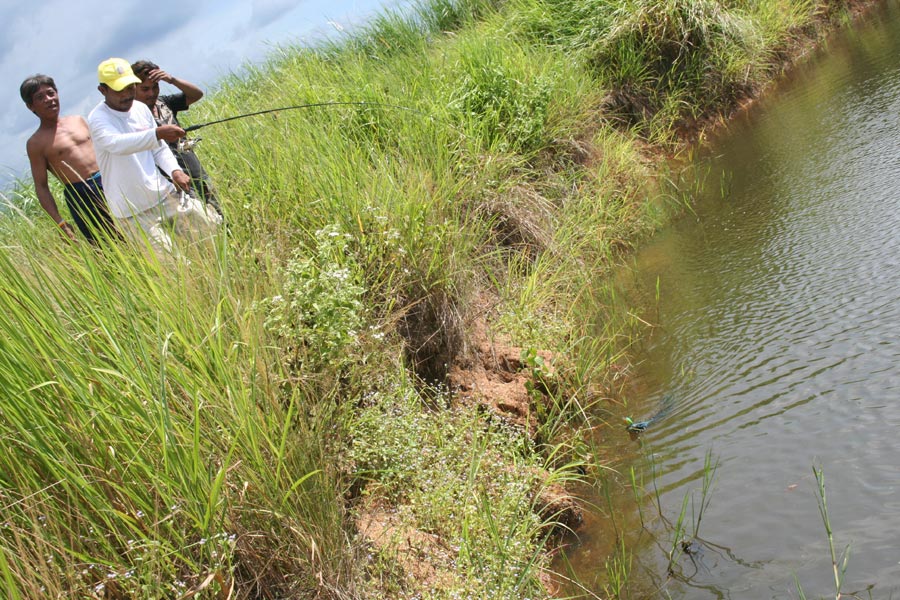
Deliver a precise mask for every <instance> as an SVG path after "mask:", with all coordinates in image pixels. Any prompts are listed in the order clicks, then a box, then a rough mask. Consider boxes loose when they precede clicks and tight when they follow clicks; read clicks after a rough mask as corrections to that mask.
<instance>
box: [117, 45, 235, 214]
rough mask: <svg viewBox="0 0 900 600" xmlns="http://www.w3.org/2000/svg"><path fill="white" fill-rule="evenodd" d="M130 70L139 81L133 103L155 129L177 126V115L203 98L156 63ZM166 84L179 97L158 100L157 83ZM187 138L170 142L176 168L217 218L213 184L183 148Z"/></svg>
mask: <svg viewBox="0 0 900 600" xmlns="http://www.w3.org/2000/svg"><path fill="white" fill-rule="evenodd" d="M131 70H132V71H134V74H135V75H136V76H137V77H138V78H139V79H140V80H141V82H140V83H139V84H137V86H136V87H135V96H134V99H135V100H137V101H139V102H143V103H144V104H146V105H147V106H148V107H149V108H150V112H151V113H153V118H154V119H156V123H157V125H178V126H179V127H180V126H181V124H180V123H179V122H178V113H179V112H181V111H183V110H188V108H189V107H190V106H191V104H193V103H194V102H196V101H197V100H199V99H200V98H202V97H203V90H201V89H200V88H199V87H197V86H196V85H194V84H193V83H191V82H190V81H186V80H184V79H180V78H178V77H173V76H172V75H169V74H168V73H166V72H165V71H163V70H162V69H160V68H159V65H157V64H156V63H153V62H150V61H149V60H139V61H137V62H136V63H134V64H132V65H131ZM160 81H165V82H166V83H168V84H171V85H173V86H175V87H176V88H178V90H179V93H177V94H171V95H165V96H160V95H159V82H160ZM185 140H186V138H182V139H180V140H178V141H177V142H170V143H169V147H170V148H171V149H172V153H173V154H174V155H175V159H176V160H177V161H178V164H179V165H180V166H181V167H182V168H183V169H184V170H185V172H186V173H187V174H188V175H189V176H190V178H191V186H192V187H193V188H194V190H195V191H196V193H197V195H198V196H199V197H200V199H201V200H203V202H205V203H208V204H210V205H211V206H212V207H213V208H215V209H216V212H218V213H219V214H220V215H221V214H222V209H221V207H220V206H219V200H218V199H217V198H216V195H215V192H214V191H213V187H212V182H211V181H210V179H209V175H207V173H206V171H205V170H204V169H203V166H202V165H201V164H200V159H199V158H197V155H196V154H195V153H194V151H193V150H191V149H190V148H185V147H184V142H185Z"/></svg>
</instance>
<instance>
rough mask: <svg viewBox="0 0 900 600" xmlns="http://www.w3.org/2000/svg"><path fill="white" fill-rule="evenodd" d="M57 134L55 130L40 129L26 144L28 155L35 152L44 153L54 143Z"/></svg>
mask: <svg viewBox="0 0 900 600" xmlns="http://www.w3.org/2000/svg"><path fill="white" fill-rule="evenodd" d="M55 132H56V129H55V128H52V129H51V128H48V127H38V128H37V129H36V130H35V132H34V133H32V134H31V137H30V138H28V141H27V142H25V150H27V151H28V154H32V153H34V152H41V153H43V152H44V150H46V149H47V148H48V147H49V146H50V145H51V144H52V143H53V137H54V133H55Z"/></svg>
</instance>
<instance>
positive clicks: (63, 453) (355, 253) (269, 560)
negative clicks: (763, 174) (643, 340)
mask: <svg viewBox="0 0 900 600" xmlns="http://www.w3.org/2000/svg"><path fill="white" fill-rule="evenodd" d="M847 8H848V7H847V6H846V3H845V2H841V1H838V0H836V1H833V2H822V1H815V0H793V1H789V0H722V1H712V0H704V1H699V2H698V1H696V0H609V1H598V0H430V1H424V0H423V2H422V3H421V4H420V5H418V6H417V8H416V9H414V10H412V11H411V12H410V13H409V14H406V15H400V14H394V13H387V14H384V15H382V16H381V17H379V18H377V19H375V21H374V22H373V23H372V24H371V25H370V26H368V27H367V28H366V29H364V30H361V31H359V32H357V33H355V34H353V35H352V36H349V37H347V38H346V39H343V40H339V41H337V42H334V43H329V44H325V45H323V46H321V47H319V48H316V49H303V48H284V49H281V50H279V51H277V52H275V53H273V55H272V56H271V57H270V58H269V60H268V61H267V62H266V63H264V64H261V65H256V66H249V67H248V68H247V69H246V71H245V72H243V73H241V74H240V75H235V76H232V77H229V78H226V79H225V80H224V81H222V82H221V85H220V87H219V89H217V90H215V92H214V93H213V94H211V96H210V99H208V100H206V101H205V102H203V103H202V104H201V105H200V106H198V108H197V109H196V110H197V113H198V114H192V115H191V116H192V118H193V119H194V120H195V121H194V122H196V123H200V122H206V121H208V120H212V119H216V118H222V117H227V116H232V115H236V114H240V113H245V112H252V111H255V110H262V109H266V108H272V107H276V106H285V105H293V104H300V103H304V102H321V101H352V102H366V103H369V104H365V105H362V104H359V105H354V106H341V107H329V108H319V109H310V110H302V111H285V112H281V113H274V114H269V115H263V116H259V117H253V118H248V119H242V120H237V121H232V122H229V123H223V124H219V125H215V126H212V127H210V128H209V129H205V130H203V137H204V141H203V142H202V144H201V145H200V147H199V152H200V153H201V154H202V155H203V158H204V163H205V164H206V165H207V167H208V169H209V170H210V172H211V173H212V174H213V175H214V178H215V181H216V183H217V186H218V188H219V196H220V197H221V198H222V201H223V205H224V210H225V212H226V218H227V222H228V231H227V234H224V233H223V235H221V236H220V237H219V239H217V240H215V241H214V242H212V243H209V244H201V245H198V246H196V247H192V248H188V249H185V252H184V254H185V257H186V259H187V260H171V261H163V262H157V261H153V260H147V259H145V258H144V257H142V256H139V255H136V254H132V253H130V252H128V251H127V250H125V249H124V248H120V247H112V248H107V249H106V250H105V251H103V252H98V251H95V250H93V249H91V248H88V247H86V245H85V244H78V245H76V246H70V245H67V244H66V243H64V242H63V241H62V240H60V239H58V236H57V234H56V232H55V231H53V228H52V227H50V226H49V225H48V222H47V220H46V218H44V216H43V215H42V213H41V212H40V209H39V207H38V206H37V202H36V200H35V198H34V195H33V191H32V190H30V189H29V188H28V187H27V186H21V187H20V188H19V189H17V190H15V191H13V192H11V193H9V194H7V196H6V200H7V204H8V210H7V214H6V215H5V216H4V218H3V219H2V220H0V239H2V243H0V279H2V281H3V284H2V285H0V322H2V324H0V332H2V333H0V336H2V337H0V343H2V347H3V352H2V353H0V386H2V389H3V391H4V393H3V397H2V400H0V443H2V452H0V590H2V591H3V593H4V594H5V595H6V597H9V598H60V597H79V598H89V597H94V598H285V597H291V598H405V597H408V598H414V597H415V598H520V597H521V598H525V597H529V598H537V597H544V596H547V595H548V592H547V587H546V585H545V582H546V578H545V577H544V574H545V570H546V568H547V565H548V559H547V556H546V554H545V552H544V551H545V549H546V544H547V541H548V539H552V535H553V531H554V524H555V523H560V522H565V521H566V519H565V517H564V514H563V512H562V511H559V510H554V509H552V508H549V509H548V507H547V505H545V504H542V503H541V501H540V498H541V497H542V495H543V493H544V492H545V491H547V490H549V489H551V488H553V487H554V486H557V485H558V484H560V483H565V482H566V481H568V480H572V479H575V478H577V477H579V476H580V475H579V474H580V473H592V472H594V467H596V466H597V465H585V464H583V460H584V459H583V457H584V456H587V455H589V453H585V452H583V451H582V450H580V448H581V445H582V444H583V442H581V441H580V439H579V435H578V431H579V430H580V428H582V427H587V426H592V425H593V423H592V422H593V421H594V420H595V419H599V417H596V416H594V415H593V414H592V412H591V404H592V403H593V402H597V399H598V398H600V397H602V396H603V393H598V392H597V390H604V389H608V387H609V386H608V385H607V384H608V383H610V381H609V380H608V379H607V377H606V375H607V373H608V370H609V369H610V367H611V366H612V365H614V364H615V363H616V362H617V361H619V360H620V359H621V357H622V352H623V350H624V349H625V347H626V342H627V336H623V330H621V329H620V328H619V327H618V326H617V325H616V322H617V321H616V319H615V315H614V314H612V312H611V311H610V310H609V309H608V301H607V298H608V293H607V291H606V290H605V288H604V284H603V280H604V278H605V277H606V276H607V275H608V274H609V273H610V271H611V269H612V267H613V266H614V265H615V262H616V260H615V257H616V256H618V255H620V254H621V253H622V252H623V251H625V250H627V249H628V248H629V247H631V246H632V245H633V244H634V243H635V242H636V241H637V240H638V239H639V238H640V236H642V235H645V234H647V233H649V232H651V231H652V230H653V229H654V228H656V227H657V226H658V225H659V224H660V223H661V222H663V220H664V219H665V218H666V217H667V214H668V213H670V212H671V211H673V210H678V209H679V208H680V207H681V205H680V204H678V203H671V202H660V201H659V200H658V199H659V197H660V193H659V189H658V186H657V184H656V183H655V181H656V180H657V179H658V176H659V175H661V174H663V173H664V170H665V166H664V165H665V163H664V160H663V158H662V157H663V152H662V151H666V152H668V151H672V150H677V149H678V148H679V145H680V144H682V143H683V142H684V140H686V139H687V137H688V136H690V134H691V133H692V132H693V131H695V127H696V126H697V125H698V124H699V123H701V122H703V121H704V120H706V119H711V118H715V117H717V116H720V115H723V114H726V113H727V112H728V111H729V110H730V109H732V108H733V107H734V106H735V105H736V103H737V102H738V100H740V99H741V98H743V97H745V96H746V95H748V94H752V93H754V91H755V90H757V89H759V87H760V86H762V85H764V84H765V83H766V82H767V81H768V80H770V79H772V78H773V77H774V76H776V75H777V73H778V72H779V70H780V68H781V65H782V63H783V62H784V61H785V59H786V58H788V57H790V56H791V55H792V49H795V48H796V47H798V45H799V44H801V43H804V42H808V41H810V40H811V39H813V37H814V36H815V35H816V32H817V31H820V30H824V29H825V28H827V27H828V26H830V24H833V23H835V22H836V21H835V19H839V18H841V17H842V16H843V15H845V14H846V13H845V12H844V11H846V10H847ZM829 19H830V20H829ZM389 105H390V106H389ZM398 106H402V107H407V109H404V108H397V107H398ZM194 112H195V111H194V110H192V111H191V113H194ZM482 330H486V331H489V332H490V334H491V335H492V336H496V337H497V338H506V339H508V340H509V341H510V343H511V344H514V345H515V346H517V347H521V348H524V349H525V350H524V351H523V352H522V354H521V360H520V362H521V364H522V366H523V372H522V373H521V375H523V376H524V377H525V378H526V380H527V382H528V384H527V385H526V386H525V387H526V394H527V397H528V398H529V399H530V402H531V404H530V406H529V407H527V411H526V413H527V414H526V424H525V425H524V426H523V425H522V423H518V424H510V423H508V422H507V421H506V420H504V419H502V418H500V417H499V416H497V415H496V414H495V413H494V412H493V411H485V410H483V409H482V408H480V407H479V406H477V405H473V404H472V403H466V402H461V401H459V400H458V398H457V397H456V396H455V395H454V394H453V393H452V392H453V391H454V390H449V389H446V386H445V384H446V383H447V380H448V373H449V371H450V368H451V367H452V366H454V365H459V364H462V362H463V359H464V358H465V357H467V356H469V355H470V351H471V347H472V346H473V345H474V344H473V340H474V339H475V338H476V336H475V333H476V332H478V331H482ZM545 350H547V351H550V352H551V353H552V354H553V355H554V356H556V357H565V360H562V359H560V358H557V359H556V360H554V361H549V360H547V359H545V358H544V357H543V356H544V355H543V354H539V352H538V351H545ZM534 415H538V416H539V417H540V420H539V421H537V420H535V419H534V418H533V417H534ZM697 522H698V524H699V517H698V519H697ZM376 531H377V532H381V534H382V535H380V537H379V536H376V535H374V533H375V532H376ZM616 560H618V562H617V563H616V564H614V565H613V566H612V567H611V569H612V572H614V573H617V575H616V577H617V578H618V579H619V580H620V584H621V581H624V579H626V578H627V566H626V565H627V556H626V555H625V553H624V550H623V552H622V554H621V556H620V557H619V558H618V559H616ZM614 587H615V586H614Z"/></svg>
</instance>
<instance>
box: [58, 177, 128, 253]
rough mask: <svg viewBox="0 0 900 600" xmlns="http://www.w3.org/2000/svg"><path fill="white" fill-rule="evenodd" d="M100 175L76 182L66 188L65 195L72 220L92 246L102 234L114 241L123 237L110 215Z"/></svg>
mask: <svg viewBox="0 0 900 600" xmlns="http://www.w3.org/2000/svg"><path fill="white" fill-rule="evenodd" d="M99 179H100V177H99V175H98V176H97V177H96V178H90V179H88V180H86V181H76V182H75V183H70V184H68V185H66V186H65V188H64V191H63V195H64V197H65V199H66V205H67V206H68V207H69V213H71V215H72V220H73V221H75V225H76V226H77V227H78V230H79V231H81V234H82V235H83V236H84V237H85V238H87V240H88V241H89V242H91V243H92V244H96V243H97V241H98V237H99V236H100V235H101V232H102V233H105V234H107V235H109V236H110V237H112V238H114V239H121V238H122V236H121V235H120V234H119V232H118V231H116V226H115V224H114V223H113V219H112V217H111V216H110V214H109V209H108V208H107V206H106V200H105V199H104V198H103V190H102V188H101V186H100V181H99Z"/></svg>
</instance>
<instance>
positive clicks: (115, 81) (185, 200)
mask: <svg viewBox="0 0 900 600" xmlns="http://www.w3.org/2000/svg"><path fill="white" fill-rule="evenodd" d="M97 77H98V79H99V81H100V85H99V86H98V88H97V89H98V90H100V93H101V94H103V102H101V103H100V104H98V105H97V106H96V107H95V108H94V110H92V111H91V113H90V114H89V115H88V124H89V126H90V129H91V137H92V138H93V140H94V150H95V152H96V155H97V163H98V165H99V166H100V173H101V175H102V177H103V187H104V191H105V193H106V200H107V203H108V204H109V210H110V213H111V214H112V216H113V217H114V218H115V220H116V224H117V225H119V226H120V229H121V230H122V232H123V233H125V234H126V235H128V236H129V237H130V238H132V239H134V240H135V241H137V242H139V243H144V241H145V240H146V241H148V242H149V243H150V245H151V246H152V247H153V249H154V250H155V251H157V252H160V251H166V252H172V251H174V246H173V241H172V238H171V236H170V234H169V232H170V231H174V232H176V233H182V234H190V235H195V234H197V233H200V234H204V233H211V232H212V231H213V230H214V229H215V227H216V225H218V223H219V221H220V217H218V215H217V214H210V213H207V211H206V207H205V206H204V205H203V204H202V203H201V202H199V201H198V200H197V199H196V198H194V197H192V196H190V195H187V194H184V193H182V191H184V192H187V191H189V190H190V186H191V180H190V177H189V176H188V175H187V174H186V173H185V172H184V171H183V170H182V169H181V167H179V166H178V162H177V161H176V160H175V157H174V156H173V155H172V151H171V150H170V149H169V146H168V145H167V144H166V143H165V142H172V141H175V140H177V139H179V138H181V137H183V136H184V130H183V129H182V128H181V127H179V126H177V125H161V126H157V124H156V121H155V120H154V119H153V115H152V114H151V113H150V109H149V108H147V105H146V104H144V103H142V102H135V101H134V96H135V84H137V83H140V81H141V80H140V79H138V78H137V77H136V76H135V75H134V73H133V72H132V70H131V65H130V64H129V63H128V61H126V60H124V59H121V58H110V59H108V60H105V61H103V62H102V63H100V66H99V67H98V68H97ZM160 171H162V172H163V173H165V174H166V175H168V176H169V178H170V179H171V182H170V181H168V180H167V179H166V178H165V177H164V176H163V175H162V173H160ZM173 184H174V185H173ZM176 186H177V187H176ZM179 188H180V190H179Z"/></svg>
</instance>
